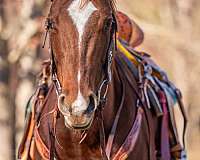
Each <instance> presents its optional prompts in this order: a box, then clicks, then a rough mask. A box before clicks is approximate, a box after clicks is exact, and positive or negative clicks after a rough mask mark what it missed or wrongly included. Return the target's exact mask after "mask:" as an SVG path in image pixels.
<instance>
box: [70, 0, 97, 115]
mask: <svg viewBox="0 0 200 160" xmlns="http://www.w3.org/2000/svg"><path fill="white" fill-rule="evenodd" d="M80 1H81V0H73V1H72V3H71V4H70V6H69V8H68V12H69V15H70V16H71V18H72V20H73V23H74V25H75V26H76V29H77V31H78V36H79V37H78V38H79V41H78V47H79V52H80V48H81V40H82V36H83V33H84V29H85V25H86V24H87V22H88V20H89V17H90V16H91V15H92V13H93V12H94V11H96V10H97V8H96V7H95V6H94V5H93V3H92V2H89V3H88V4H87V5H86V6H84V7H83V8H80ZM79 63H80V61H79ZM77 80H78V95H77V98H76V100H75V101H74V103H73V104H72V108H73V111H74V112H75V113H79V112H83V111H85V110H86V109H87V107H88V103H87V102H86V100H85V99H84V97H83V95H82V94H81V91H80V80H81V73H80V64H79V70H78V75H77Z"/></svg>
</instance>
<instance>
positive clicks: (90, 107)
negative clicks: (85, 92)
mask: <svg viewBox="0 0 200 160" xmlns="http://www.w3.org/2000/svg"><path fill="white" fill-rule="evenodd" d="M95 107H96V102H95V97H94V96H93V95H91V96H89V105H88V108H87V110H86V112H85V113H91V112H93V111H94V110H95V109H96V108H95Z"/></svg>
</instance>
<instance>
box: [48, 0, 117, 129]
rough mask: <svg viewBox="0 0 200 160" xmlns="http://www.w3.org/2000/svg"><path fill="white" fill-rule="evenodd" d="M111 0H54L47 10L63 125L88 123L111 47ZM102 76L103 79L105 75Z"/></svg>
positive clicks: (86, 126) (81, 125)
mask: <svg viewBox="0 0 200 160" xmlns="http://www.w3.org/2000/svg"><path fill="white" fill-rule="evenodd" d="M113 11H114V10H113V2H112V1H111V0H85V2H84V0H54V1H53V3H52V7H51V10H50V13H49V23H50V24H51V26H50V28H51V30H50V45H51V50H52V72H53V78H54V81H55V84H56V86H57V87H56V88H57V92H58V107H59V110H60V112H61V113H62V114H63V115H64V119H65V125H66V126H68V127H70V128H74V129H86V128H88V127H89V126H90V124H91V122H92V120H93V118H94V112H95V109H96V108H97V106H98V103H99V98H98V91H100V88H101V86H102V84H103V82H105V81H107V79H108V78H107V74H108V72H109V54H110V53H111V51H112V50H113V33H114V31H113V30H114V29H113V28H114V26H113V22H115V21H114V16H113ZM105 77H106V78H105Z"/></svg>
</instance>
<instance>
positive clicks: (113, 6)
mask: <svg viewBox="0 0 200 160" xmlns="http://www.w3.org/2000/svg"><path fill="white" fill-rule="evenodd" d="M90 1H91V0H81V3H80V8H83V7H84V6H86V5H87V4H88V3H89V2H90ZM107 1H108V2H109V3H110V6H111V9H112V10H113V11H114V10H115V9H116V5H115V4H116V2H115V0H107Z"/></svg>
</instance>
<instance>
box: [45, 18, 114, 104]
mask: <svg viewBox="0 0 200 160" xmlns="http://www.w3.org/2000/svg"><path fill="white" fill-rule="evenodd" d="M53 28H54V22H53V21H52V20H51V19H50V18H47V20H46V35H45V40H44V44H43V47H44V45H45V41H46V37H47V34H48V32H49V30H50V29H53ZM116 32H117V21H116V18H115V16H114V14H112V25H111V32H110V40H109V45H108V49H107V51H106V61H105V64H104V73H105V74H104V79H103V80H102V82H101V83H100V86H99V89H98V91H97V93H96V94H97V95H96V97H97V107H98V106H100V104H101V103H105V100H106V96H107V91H108V85H109V82H111V79H112V71H111V65H112V59H113V52H114V50H115V49H116V48H117V47H116ZM49 41H50V40H49ZM49 52H50V55H51V77H52V82H53V83H54V85H55V88H56V94H57V96H59V95H60V94H61V93H62V86H61V83H60V81H59V79H58V76H57V67H56V62H55V58H54V51H53V48H52V44H51V42H50V48H49ZM104 88H105V89H104ZM103 91H104V92H103Z"/></svg>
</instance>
